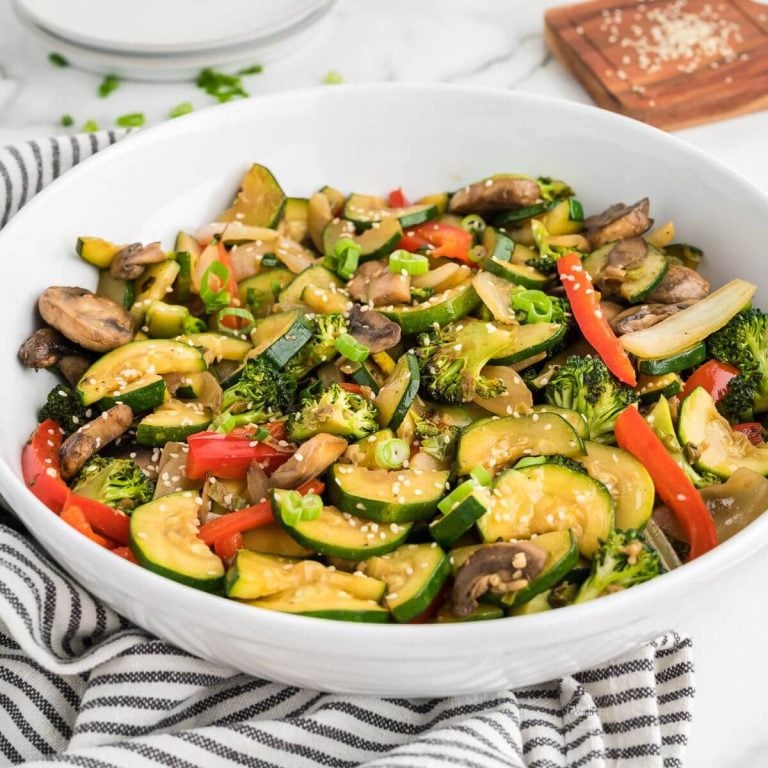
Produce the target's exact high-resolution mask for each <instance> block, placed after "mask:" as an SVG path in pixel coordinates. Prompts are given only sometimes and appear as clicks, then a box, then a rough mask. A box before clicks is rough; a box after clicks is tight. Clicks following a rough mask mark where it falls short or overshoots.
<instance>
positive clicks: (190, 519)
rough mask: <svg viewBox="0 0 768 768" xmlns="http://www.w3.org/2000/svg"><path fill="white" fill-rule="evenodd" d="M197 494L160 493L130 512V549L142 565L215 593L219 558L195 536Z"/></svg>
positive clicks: (218, 585) (220, 577) (220, 571)
mask: <svg viewBox="0 0 768 768" xmlns="http://www.w3.org/2000/svg"><path fill="white" fill-rule="evenodd" d="M198 509H199V506H198V504H197V493H195V492H194V491H182V492H181V493H170V494H168V495H167V496H161V497H160V498H158V499H155V500H154V501H150V502H149V503H148V504H142V505H141V506H140V507H136V509H134V510H133V512H132V513H131V523H130V541H131V549H132V550H133V553H134V554H135V555H136V559H137V560H138V561H139V563H140V564H141V565H143V566H144V567H145V568H147V569H148V570H150V571H154V572H155V573H159V574H160V575H162V576H166V577H167V578H169V579H173V580H174V581H178V582H181V583H182V584H186V585H187V586H189V587H195V588H197V589H202V590H204V591H206V592H218V591H219V590H220V589H221V586H222V584H223V581H224V565H223V564H222V562H221V560H220V559H219V558H218V557H217V556H216V555H214V554H213V552H211V550H210V549H209V548H208V547H207V546H206V545H205V543H204V542H203V541H201V540H200V539H199V538H198V536H197V527H198V521H197V512H198Z"/></svg>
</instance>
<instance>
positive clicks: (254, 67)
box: [237, 64, 264, 75]
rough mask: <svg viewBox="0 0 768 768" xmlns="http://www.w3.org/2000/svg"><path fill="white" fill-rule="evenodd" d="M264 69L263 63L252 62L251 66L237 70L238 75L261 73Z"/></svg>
mask: <svg viewBox="0 0 768 768" xmlns="http://www.w3.org/2000/svg"><path fill="white" fill-rule="evenodd" d="M263 71H264V67H262V66H261V64H251V66H250V67H243V68H242V69H238V70H237V74H238V75H260V74H261V73H262V72H263Z"/></svg>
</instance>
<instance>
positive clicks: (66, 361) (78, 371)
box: [57, 355, 91, 387]
mask: <svg viewBox="0 0 768 768" xmlns="http://www.w3.org/2000/svg"><path fill="white" fill-rule="evenodd" d="M57 367H58V369H59V372H60V373H61V375H62V376H63V377H64V378H65V379H66V380H67V383H68V384H69V385H70V386H71V387H74V386H76V385H77V383H78V382H79V381H80V379H82V378H83V374H84V373H85V372H86V371H87V370H88V369H89V368H90V367H91V361H90V360H89V359H88V358H87V357H83V356H82V355H64V356H63V357H60V358H59V362H58V365H57Z"/></svg>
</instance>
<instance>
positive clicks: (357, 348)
mask: <svg viewBox="0 0 768 768" xmlns="http://www.w3.org/2000/svg"><path fill="white" fill-rule="evenodd" d="M336 349H337V350H338V351H339V354H340V355H342V356H343V357H346V358H347V360H351V361H352V362H353V363H362V362H363V360H365V359H366V358H367V357H368V355H370V354H371V350H370V349H369V348H368V347H366V346H365V344H362V343H360V342H359V341H358V340H357V339H356V338H355V337H354V336H351V335H350V334H348V333H342V334H341V336H339V337H338V338H337V339H336Z"/></svg>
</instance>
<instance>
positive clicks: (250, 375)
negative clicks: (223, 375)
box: [212, 357, 296, 431]
mask: <svg viewBox="0 0 768 768" xmlns="http://www.w3.org/2000/svg"><path fill="white" fill-rule="evenodd" d="M295 401H296V382H295V380H293V379H292V378H291V376H286V375H284V374H283V373H282V372H281V371H279V370H278V369H277V368H275V366H274V365H272V363H270V362H269V361H268V360H267V359H266V358H264V357H253V358H250V359H248V360H246V362H245V366H244V367H243V372H242V374H241V376H240V378H239V379H238V381H237V382H236V383H235V384H233V385H232V386H231V387H229V388H228V389H225V390H224V394H223V397H222V400H221V408H220V411H219V413H218V414H217V415H216V417H215V418H214V420H213V423H212V427H213V428H214V429H221V428H225V429H226V431H229V430H231V429H233V428H234V427H239V426H243V425H245V424H261V423H263V422H265V421H269V419H276V418H280V417H282V416H285V415H286V414H288V413H289V412H290V411H291V410H292V408H293V406H294V405H295Z"/></svg>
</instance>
